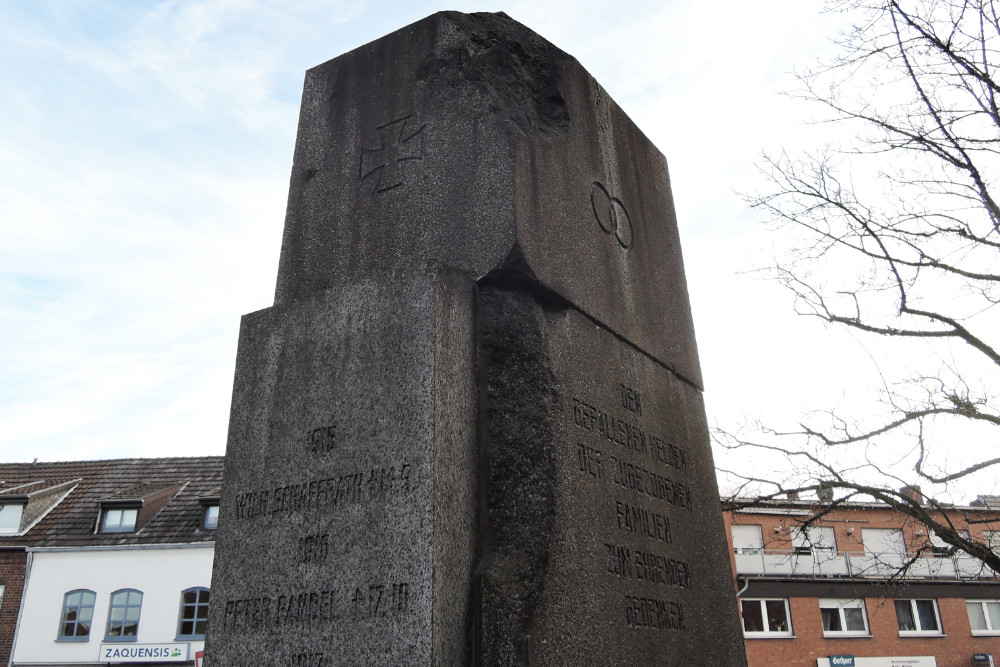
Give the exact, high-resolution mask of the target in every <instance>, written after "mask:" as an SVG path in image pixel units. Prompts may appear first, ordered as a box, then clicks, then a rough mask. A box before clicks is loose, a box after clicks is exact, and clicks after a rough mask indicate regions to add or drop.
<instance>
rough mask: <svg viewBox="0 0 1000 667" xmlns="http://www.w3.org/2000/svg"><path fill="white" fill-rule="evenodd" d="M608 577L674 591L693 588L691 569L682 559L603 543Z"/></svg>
mask: <svg viewBox="0 0 1000 667" xmlns="http://www.w3.org/2000/svg"><path fill="white" fill-rule="evenodd" d="M604 550H605V555H606V557H607V560H606V565H605V568H606V569H607V572H608V574H610V575H612V576H615V577H618V578H619V579H628V580H632V579H635V580H637V581H648V582H651V583H654V584H660V585H663V586H669V587H671V588H690V587H691V568H690V566H689V565H688V564H687V563H686V562H685V561H681V560H675V559H673V558H669V557H667V556H663V555H661V554H657V553H653V552H650V551H642V550H639V549H635V550H632V549H629V548H628V547H626V546H623V545H621V544H608V543H607V542H605V543H604Z"/></svg>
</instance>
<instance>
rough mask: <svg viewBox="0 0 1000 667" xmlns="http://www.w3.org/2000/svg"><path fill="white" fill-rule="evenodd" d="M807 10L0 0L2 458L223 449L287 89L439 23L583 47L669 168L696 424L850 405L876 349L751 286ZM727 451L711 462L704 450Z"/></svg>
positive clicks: (261, 279)
mask: <svg viewBox="0 0 1000 667" xmlns="http://www.w3.org/2000/svg"><path fill="white" fill-rule="evenodd" d="M822 8H823V5H822V3H821V2H819V1H818V0H769V2H766V3H748V2H745V0H720V1H717V2H713V3H706V2H700V1H696V0H665V1H663V0H661V1H657V2H631V1H628V0H625V1H622V2H615V3H608V2H596V1H591V0H582V1H566V0H564V1H562V2H549V1H547V0H534V1H532V2H493V3H484V2H470V1H463V2H451V3H449V4H447V5H442V4H436V3H431V2H422V1H408V2H391V1H386V0H383V1H369V2H362V1H357V0H354V1H350V2H347V1H343V2H342V1H339V0H298V1H297V2H294V3H286V2H271V1H267V0H177V1H147V2H114V1H105V0H85V1H84V0H58V1H56V0H34V1H33V2H30V3H28V2H6V3H0V91H2V92H0V231H2V237H0V238H2V242H0V459H2V460H8V461H10V460H14V461H19V460H28V461H30V460H32V459H34V458H38V459H40V460H46V461H52V460H71V459H97V458H117V457H133V456H175V455H176V456H183V455H208V454H212V455H217V454H223V453H224V451H225V442H226V431H227V426H228V417H229V401H230V396H231V391H232V381H233V372H234V367H235V356H236V343H237V336H238V328H239V318H240V316H241V315H242V314H244V313H248V312H252V311H255V310H259V309H261V308H266V307H268V306H270V305H271V303H272V301H273V295H274V281H275V277H276V272H277V262H278V253H279V249H280V242H281V231H282V225H283V217H284V208H285V202H286V197H287V189H288V178H289V173H290V169H291V160H292V150H293V146H294V141H295V128H296V123H297V117H298V106H299V100H300V95H301V86H302V80H303V75H304V72H305V70H306V69H307V68H309V67H312V66H314V65H317V64H319V63H321V62H324V61H326V60H329V59H330V58H333V57H335V56H337V55H339V54H341V53H344V52H346V51H348V50H350V49H352V48H355V47H357V46H359V45H361V44H363V43H366V42H368V41H371V40H373V39H376V38H378V37H379V36H381V35H383V34H386V33H388V32H391V31H393V30H395V29H398V28H400V27H402V26H404V25H406V24H408V23H411V22H413V21H416V20H418V19H420V18H423V17H424V16H426V15H428V14H431V13H433V12H435V11H438V10H441V9H456V10H460V11H504V12H506V13H507V14H509V15H510V16H511V17H513V18H515V19H517V20H518V21H520V22H522V23H524V24H526V25H527V26H529V27H531V28H532V29H534V30H535V31H537V32H539V33H540V34H542V35H543V36H545V37H546V38H548V39H549V40H550V41H552V42H553V43H555V44H556V45H557V46H559V47H561V48H562V49H563V50H565V51H567V52H569V53H571V54H572V55H574V56H575V57H576V58H577V59H578V60H580V62H581V63H582V64H583V65H584V67H586V68H587V69H588V70H589V71H590V72H591V74H593V75H594V77H595V78H596V79H597V80H598V81H600V82H601V83H602V85H603V86H604V87H605V88H606V89H607V90H608V91H609V92H610V94H611V96H612V97H613V98H615V100H616V101H617V102H618V103H619V105H620V106H621V107H622V108H623V109H624V110H625V111H626V112H627V113H628V114H629V115H630V116H631V117H632V119H633V120H634V121H635V122H636V123H637V124H638V125H639V127H640V128H641V129H642V130H643V131H644V132H645V133H646V134H647V136H649V137H650V139H652V141H653V142H654V143H655V144H656V145H657V146H658V147H659V148H660V150H662V151H663V153H664V154H665V155H666V156H667V160H668V163H669V166H670V172H671V181H672V186H673V191H674V197H675V205H676V209H677V213H678V220H679V225H680V232H681V242H682V247H683V252H684V257H685V264H686V267H687V273H688V283H689V288H690V291H691V298H692V304H693V305H692V307H693V310H694V316H695V325H696V330H697V337H698V345H699V350H700V355H701V363H702V368H703V373H704V376H705V381H706V389H707V391H706V403H707V407H708V411H709V420H710V422H711V423H713V424H718V425H722V426H727V427H730V426H733V425H735V424H738V423H739V422H741V421H742V420H745V419H748V418H753V417H755V416H759V415H778V416H779V417H781V418H790V419H794V418H795V415H797V414H799V413H801V412H802V411H806V410H810V409H814V408H816V407H828V406H830V405H834V404H837V403H838V402H839V401H843V400H844V399H845V397H847V396H848V395H849V394H850V393H851V392H852V391H853V389H852V387H855V386H857V383H858V382H859V381H860V378H862V377H869V376H870V375H871V372H872V368H873V364H874V361H873V358H872V356H871V354H870V353H869V348H867V347H866V344H865V343H864V342H863V341H859V340H857V339H855V338H854V337H852V336H850V335H845V334H842V333H838V332H836V331H831V330H826V329H823V328H822V326H820V325H818V324H816V323H814V322H809V321H806V320H803V319H801V318H796V317H795V316H794V315H793V314H792V310H791V302H790V299H789V297H788V296H787V295H786V294H784V293H783V292H782V291H781V289H780V288H778V287H777V286H775V285H773V284H772V283H770V282H767V281H765V280H761V279H760V278H758V277H756V276H755V275H753V274H751V273H748V272H749V271H751V270H752V269H753V268H754V267H757V266H761V265H762V264H765V263H766V262H767V257H768V255H769V253H770V252H771V251H772V248H773V246H774V244H775V239H774V236H773V234H771V233H769V232H767V230H766V229H765V228H764V226H763V225H762V224H761V220H760V218H759V217H758V216H757V215H756V214H755V213H753V212H750V211H748V210H747V208H746V206H745V204H744V203H743V200H742V199H741V197H740V194H739V193H741V192H743V193H746V192H753V191H754V189H755V188H756V187H759V180H758V177H757V175H756V167H755V164H756V163H758V162H759V160H760V155H761V152H762V151H772V152H773V151H775V150H777V149H778V148H779V147H786V148H789V149H791V150H794V149H796V148H797V147H800V146H802V147H804V146H808V145H811V144H815V143H817V140H820V141H819V143H822V141H823V140H827V139H828V138H829V137H827V136H825V135H823V133H824V132H828V131H829V130H827V129H825V128H824V127H823V126H816V125H813V124H810V123H809V122H807V121H809V120H810V118H811V117H812V114H814V113H815V110H814V109H810V108H808V107H805V106H804V105H803V104H802V103H801V102H798V101H796V100H793V99H789V98H788V97H787V96H784V95H781V92H782V91H787V90H789V89H791V88H793V87H794V85H795V84H794V80H793V78H792V76H791V74H790V72H792V71H793V70H795V69H801V68H804V67H807V66H809V65H811V64H813V63H814V62H815V60H816V59H817V58H819V57H823V56H825V55H829V54H830V53H832V52H833V50H834V47H833V46H832V44H831V41H830V40H831V38H832V37H834V36H835V35H836V34H838V32H839V31H840V30H842V29H843V28H844V27H845V25H846V23H845V21H846V19H845V18H844V17H843V16H840V15H835V14H834V15H831V14H823V13H822V12H821V10H822ZM717 456H718V454H717Z"/></svg>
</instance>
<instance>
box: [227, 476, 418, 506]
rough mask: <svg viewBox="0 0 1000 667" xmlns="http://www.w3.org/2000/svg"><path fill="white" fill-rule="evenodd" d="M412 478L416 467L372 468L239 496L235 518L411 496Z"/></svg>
mask: <svg viewBox="0 0 1000 667" xmlns="http://www.w3.org/2000/svg"><path fill="white" fill-rule="evenodd" d="M412 477H413V466H412V465H410V464H408V463H404V464H402V465H401V466H400V467H399V469H398V470H397V469H396V467H395V466H392V467H388V468H372V469H370V470H368V471H362V472H353V473H348V474H346V475H338V476H334V477H326V478H323V479H315V480H311V481H308V482H300V483H296V484H285V485H280V486H276V487H274V488H271V489H261V490H257V491H248V492H245V493H241V494H239V495H237V496H236V512H235V517H236V518H237V519H254V518H257V517H261V516H274V515H279V514H291V513H295V512H302V511H306V510H326V509H334V508H336V507H340V506H342V505H348V504H358V503H364V502H372V501H379V500H388V499H390V498H393V497H396V496H399V495H404V494H407V493H410V492H411V491H412V490H413V486H414V482H415V480H414V479H412ZM227 516H228V515H227Z"/></svg>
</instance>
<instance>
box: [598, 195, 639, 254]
mask: <svg viewBox="0 0 1000 667" xmlns="http://www.w3.org/2000/svg"><path fill="white" fill-rule="evenodd" d="M590 206H591V208H593V209H594V217H595V218H596V219H597V224H598V225H600V226H601V230H602V231H603V232H604V233H605V234H614V237H615V240H616V241H618V245H620V246H621V247H622V248H624V249H625V250H628V249H629V248H631V247H632V242H633V241H634V240H635V232H634V230H633V228H632V217H631V216H630V215H629V214H628V210H626V208H625V204H623V203H622V200H621V199H618V197H612V196H611V193H609V192H608V189H607V188H606V187H604V186H603V185H601V184H600V183H598V182H597V181H594V187H593V188H591V190H590Z"/></svg>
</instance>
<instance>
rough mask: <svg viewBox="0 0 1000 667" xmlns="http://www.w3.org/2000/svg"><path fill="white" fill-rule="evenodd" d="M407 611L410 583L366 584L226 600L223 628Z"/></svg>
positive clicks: (311, 622)
mask: <svg viewBox="0 0 1000 667" xmlns="http://www.w3.org/2000/svg"><path fill="white" fill-rule="evenodd" d="M409 612H410V584H409V583H408V582H398V583H392V584H388V585H386V584H366V585H359V586H355V587H347V588H341V589H331V590H313V591H304V592H299V593H291V594H289V595H278V596H263V597H252V598H241V599H238V600H228V601H226V603H225V616H224V618H223V624H222V631H223V632H226V633H235V632H253V631H258V630H267V629H275V630H276V629H280V628H285V627H295V626H314V625H321V624H324V623H325V624H330V623H335V622H344V621H358V620H363V619H377V618H385V617H388V616H400V615H403V614H407V613H409Z"/></svg>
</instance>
